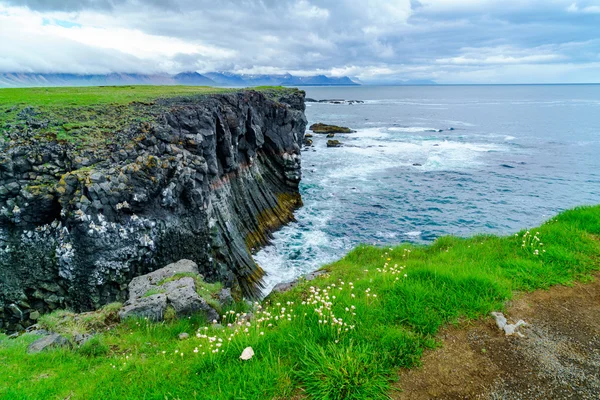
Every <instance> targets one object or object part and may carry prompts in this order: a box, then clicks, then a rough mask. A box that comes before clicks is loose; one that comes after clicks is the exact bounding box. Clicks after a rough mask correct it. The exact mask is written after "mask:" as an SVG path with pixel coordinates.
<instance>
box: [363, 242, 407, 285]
mask: <svg viewBox="0 0 600 400" xmlns="http://www.w3.org/2000/svg"><path fill="white" fill-rule="evenodd" d="M390 251H392V249H390ZM384 256H385V257H387V259H386V262H385V264H383V268H377V272H379V273H382V274H389V275H391V276H395V275H397V276H396V277H395V279H394V283H395V282H397V281H399V280H400V275H402V276H403V277H404V278H407V277H408V274H406V273H405V272H404V269H406V265H401V266H398V264H394V265H393V266H390V264H389V263H390V261H392V259H391V258H390V257H388V253H387V252H386V253H385V254H384V255H382V256H381V257H384ZM409 256H410V250H409V249H404V251H403V253H402V259H403V260H404V262H406V260H407V259H408V257H409ZM365 271H367V270H365Z"/></svg>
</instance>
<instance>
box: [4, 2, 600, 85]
mask: <svg viewBox="0 0 600 400" xmlns="http://www.w3.org/2000/svg"><path fill="white" fill-rule="evenodd" d="M190 70H195V71H199V72H208V71H218V70H227V71H234V72H243V73H283V72H291V73H292V74H298V75H308V74H316V73H322V74H325V75H333V76H343V75H347V76H351V77H357V78H359V79H361V80H363V81H365V82H368V81H371V82H372V81H391V80H397V79H433V80H435V81H437V82H439V83H544V82H556V83H561V82H600V0H565V1H563V0H518V1H517V0H502V1H500V0H498V1H496V0H330V1H326V0H219V1H216V0H147V1H142V0H0V72H44V73H49V72H69V73H108V72H140V73H165V72H167V73H177V72H182V71H190Z"/></svg>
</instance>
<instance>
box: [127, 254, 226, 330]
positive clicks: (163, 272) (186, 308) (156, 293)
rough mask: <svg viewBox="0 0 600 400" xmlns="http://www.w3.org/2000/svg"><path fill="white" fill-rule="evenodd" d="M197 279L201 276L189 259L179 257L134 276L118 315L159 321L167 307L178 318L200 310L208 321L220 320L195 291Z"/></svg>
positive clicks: (215, 312) (216, 313)
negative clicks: (127, 295) (177, 259)
mask: <svg viewBox="0 0 600 400" xmlns="http://www.w3.org/2000/svg"><path fill="white" fill-rule="evenodd" d="M196 279H202V275H200V274H199V273H198V266H197V265H196V263H194V262H193V261H190V260H180V261H178V262H176V263H173V264H169V265H167V266H166V267H164V268H161V269H158V270H156V271H154V272H151V273H149V274H147V275H142V276H139V277H136V278H134V279H133V280H132V281H131V283H130V284H129V300H128V301H127V302H126V303H125V304H124V306H123V309H122V310H121V311H120V312H119V317H120V318H121V319H126V318H131V317H138V318H148V319H151V320H153V321H161V320H163V319H164V315H165V312H166V310H167V307H172V308H173V310H175V314H176V315H177V316H179V317H181V316H188V315H193V314H197V313H201V314H203V315H204V316H205V317H206V319H207V320H208V321H213V320H219V313H218V312H217V311H216V310H215V309H214V308H213V307H212V306H210V305H209V304H208V303H207V301H206V300H205V299H203V298H202V296H200V295H199V294H198V291H197V288H196Z"/></svg>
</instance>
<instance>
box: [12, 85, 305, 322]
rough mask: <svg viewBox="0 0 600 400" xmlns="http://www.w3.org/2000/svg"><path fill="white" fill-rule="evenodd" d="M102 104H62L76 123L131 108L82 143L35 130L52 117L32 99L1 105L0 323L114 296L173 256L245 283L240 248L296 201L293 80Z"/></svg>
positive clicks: (252, 272)
mask: <svg viewBox="0 0 600 400" xmlns="http://www.w3.org/2000/svg"><path fill="white" fill-rule="evenodd" d="M107 107H108V108H107ZM107 107H104V108H102V109H96V108H93V107H79V108H77V107H74V109H73V110H72V112H73V113H75V115H76V117H78V116H81V125H85V124H89V123H90V122H89V121H90V120H91V121H94V119H98V118H103V116H104V115H106V114H107V113H108V114H110V112H117V113H118V112H129V110H130V109H133V110H135V111H136V112H137V114H135V115H140V113H142V115H143V116H144V118H135V119H134V118H132V120H131V121H128V124H126V125H123V126H119V127H118V128H117V130H116V131H113V132H111V136H110V137H109V138H106V140H104V138H103V141H102V142H101V143H100V144H98V143H96V144H94V145H93V146H92V145H82V142H77V141H70V140H59V139H57V137H55V136H52V135H49V134H48V131H51V130H52V129H53V127H55V126H59V125H60V124H62V122H61V121H57V120H55V119H53V118H51V117H48V114H47V113H45V112H44V110H42V109H36V108H35V107H23V108H22V109H21V110H18V109H15V110H11V112H13V113H18V115H17V116H16V117H15V118H14V119H13V120H12V122H11V123H5V124H4V128H3V132H2V133H3V137H4V139H0V283H1V284H2V285H1V288H0V329H2V330H7V331H18V330H22V329H24V328H26V327H27V326H29V325H31V324H33V323H35V321H36V319H37V318H39V315H40V314H43V313H45V312H48V311H51V310H53V309H58V308H71V309H73V310H75V311H86V310H91V309H95V308H97V307H99V306H101V305H104V304H107V303H110V302H113V301H122V300H124V299H125V298H126V296H127V291H128V284H129V282H130V281H131V279H132V278H134V277H136V276H140V275H143V274H145V273H147V272H149V271H152V270H155V269H157V268H159V267H161V266H164V265H166V264H168V263H171V262H175V261H177V260H180V259H184V258H186V259H190V260H193V261H194V262H195V263H196V264H197V265H198V269H199V272H200V273H201V274H202V275H203V276H204V277H205V278H206V280H207V281H209V282H215V281H220V282H223V283H224V285H225V286H226V287H229V288H232V290H234V291H239V292H240V293H241V294H243V295H245V296H248V297H253V296H256V295H258V294H259V292H260V287H261V282H262V276H263V274H264V273H263V271H262V269H261V268H260V267H259V266H257V265H256V264H255V262H254V261H253V259H252V256H251V252H252V251H253V250H256V249H258V248H259V247H260V246H262V245H264V244H266V243H267V242H268V240H269V237H270V234H271V232H272V231H274V230H275V229H277V228H279V227H280V226H281V225H282V224H285V223H287V222H289V221H291V220H293V211H294V210H295V209H296V208H297V207H299V206H300V205H301V198H300V194H299V191H298V184H299V181H300V177H301V171H300V146H301V144H302V141H303V138H304V131H305V128H306V124H307V121H306V117H305V116H304V107H305V106H304V92H302V91H297V90H280V89H279V90H273V91H271V92H264V91H263V92H260V91H238V92H231V93H221V94H214V95H205V96H196V97H194V96H184V97H174V98H167V99H157V100H155V101H153V102H148V103H138V102H133V103H131V104H129V105H128V106H126V107H128V108H125V109H123V110H117V111H114V110H112V109H110V107H111V106H107ZM98 110H100V111H98ZM90 114H92V115H91V116H90ZM62 126H63V127H65V126H66V124H63V125H62Z"/></svg>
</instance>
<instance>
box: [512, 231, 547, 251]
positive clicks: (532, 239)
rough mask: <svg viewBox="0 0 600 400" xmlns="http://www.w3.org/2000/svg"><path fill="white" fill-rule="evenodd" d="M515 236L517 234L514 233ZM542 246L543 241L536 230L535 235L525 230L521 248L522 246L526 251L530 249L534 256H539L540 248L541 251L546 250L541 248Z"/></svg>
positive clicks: (517, 235)
mask: <svg viewBox="0 0 600 400" xmlns="http://www.w3.org/2000/svg"><path fill="white" fill-rule="evenodd" d="M515 236H516V237H519V234H518V233H516V234H515ZM542 247H544V243H542V241H541V239H540V233H539V232H536V233H535V235H533V234H532V233H531V232H529V231H527V232H525V233H524V234H523V237H522V242H521V248H523V249H524V250H527V251H532V252H533V255H534V256H539V255H540V250H541V253H545V252H546V250H544V249H542Z"/></svg>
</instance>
